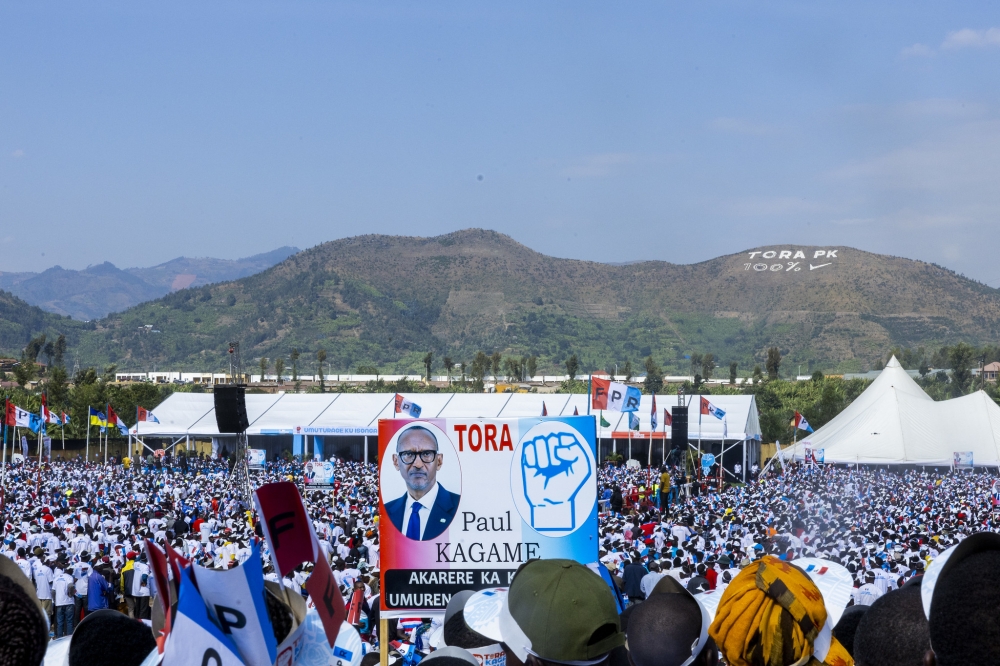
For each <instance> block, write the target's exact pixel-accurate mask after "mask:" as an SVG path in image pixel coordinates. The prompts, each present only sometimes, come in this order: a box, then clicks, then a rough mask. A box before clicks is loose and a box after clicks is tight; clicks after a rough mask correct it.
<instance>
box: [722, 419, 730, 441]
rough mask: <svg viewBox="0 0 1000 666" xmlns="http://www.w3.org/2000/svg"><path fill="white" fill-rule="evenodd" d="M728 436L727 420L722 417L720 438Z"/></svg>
mask: <svg viewBox="0 0 1000 666" xmlns="http://www.w3.org/2000/svg"><path fill="white" fill-rule="evenodd" d="M727 437H729V421H727V420H726V419H722V439H725V438H727Z"/></svg>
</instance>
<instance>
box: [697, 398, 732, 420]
mask: <svg viewBox="0 0 1000 666" xmlns="http://www.w3.org/2000/svg"><path fill="white" fill-rule="evenodd" d="M701 413H702V414H711V415H712V416H714V417H715V418H717V419H719V420H720V421H721V420H722V418H723V417H724V416H725V415H726V412H725V411H723V410H721V409H719V408H718V407H716V406H715V405H713V404H712V403H710V402H709V401H708V400H707V399H706V398H705V397H704V396H702V398H701Z"/></svg>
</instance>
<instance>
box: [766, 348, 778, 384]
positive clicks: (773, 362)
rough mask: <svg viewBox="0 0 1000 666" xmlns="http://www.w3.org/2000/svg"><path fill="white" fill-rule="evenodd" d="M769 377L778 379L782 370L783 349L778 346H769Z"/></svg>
mask: <svg viewBox="0 0 1000 666" xmlns="http://www.w3.org/2000/svg"><path fill="white" fill-rule="evenodd" d="M766 365H767V378H768V379H777V378H778V373H779V372H780V370H781V350H780V349H778V348H777V347H769V348H768V350H767V364H766Z"/></svg>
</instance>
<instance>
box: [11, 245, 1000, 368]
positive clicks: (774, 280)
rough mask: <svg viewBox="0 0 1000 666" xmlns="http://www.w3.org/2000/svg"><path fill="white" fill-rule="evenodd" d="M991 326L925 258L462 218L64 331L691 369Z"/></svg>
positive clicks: (962, 285) (223, 358)
mask: <svg viewBox="0 0 1000 666" xmlns="http://www.w3.org/2000/svg"><path fill="white" fill-rule="evenodd" d="M166 273H167V274H169V272H166ZM143 281H144V282H145V281H146V280H145V279H144V280H143ZM164 283H165V279H164V280H163V281H161V282H160V284H161V285H163V284H164ZM161 288H162V287H161ZM0 306H2V303H0ZM28 319H30V317H27V315H25V321H26V322H27V320H28ZM43 324H44V325H45V326H49V327H50V330H53V329H52V328H51V327H54V326H62V327H64V328H67V327H71V326H72V325H76V322H72V323H70V324H68V323H67V320H66V319H59V320H58V321H55V322H53V321H50V320H46V321H45V322H43V323H41V324H38V325H43ZM27 325H28V324H27V323H26V324H24V326H27ZM998 332H1000V291H998V290H996V289H992V288H990V287H988V286H986V285H983V284H980V283H978V282H975V281H973V280H970V279H968V278H965V277H963V276H961V275H958V274H957V273H955V272H953V271H950V270H948V269H945V268H942V267H940V266H936V265H933V264H929V263H925V262H921V261H914V260H910V259H905V258H900V257H892V256H886V255H878V254H872V253H869V252H864V251H861V250H856V249H853V248H848V247H805V246H792V245H789V246H773V247H761V248H753V249H750V250H747V251H745V252H740V253H736V254H731V255H727V256H721V257H717V258H715V259H711V260H708V261H704V262H700V263H696V264H685V265H681V264H672V263H668V262H664V261H642V262H635V263H628V264H622V265H609V264H602V263H597V262H589V261H579V260H574V259H560V258H555V257H550V256H546V255H543V254H541V253H538V252H535V251H534V250H531V249H530V248H528V247H525V246H524V245H522V244H520V243H518V242H516V241H514V240H513V239H511V238H510V237H508V236H505V235H503V234H500V233H497V232H493V231H487V230H480V229H468V230H464V231H458V232H455V233H451V234H447V235H443V236H438V237H433V238H414V237H400V236H381V235H366V236H357V237H353V238H346V239H342V240H337V241H332V242H328V243H324V244H322V245H318V246H316V247H313V248H311V249H308V250H305V251H302V252H299V253H297V254H294V255H292V256H289V257H288V258H287V259H285V260H284V261H281V262H280V263H278V264H276V265H274V266H272V267H270V268H267V269H265V270H263V271H261V272H259V273H256V274H254V275H250V276H248V277H243V278H240V279H236V280H231V281H226V282H217V283H213V284H207V285H204V286H197V285H193V286H190V287H187V288H184V289H179V290H177V291H174V292H172V293H170V294H167V295H166V296H162V297H159V298H156V299H154V300H150V301H147V302H144V303H141V304H139V305H136V306H133V307H130V308H128V309H126V310H124V311H122V312H118V313H115V314H112V315H109V316H107V317H106V318H103V319H99V320H96V321H92V322H90V323H88V324H86V325H83V326H81V328H80V330H79V331H78V332H77V333H74V334H73V335H72V336H70V346H71V356H72V355H76V356H77V357H78V358H79V359H80V362H81V364H89V363H116V364H117V365H118V366H119V368H122V369H130V370H143V369H151V368H152V366H153V365H154V364H156V366H157V367H160V368H165V367H170V368H177V369H181V368H190V369H202V370H218V369H222V368H225V367H227V364H228V358H227V354H226V346H227V343H228V342H229V341H231V340H239V341H241V344H242V349H243V357H244V359H245V363H246V364H247V365H249V366H251V367H252V366H253V365H254V364H255V363H256V359H259V358H260V357H267V358H269V359H273V358H275V357H283V358H286V359H287V358H288V355H289V353H290V352H291V351H292V349H293V348H294V349H298V350H299V351H300V352H301V354H302V360H301V361H300V362H299V367H300V370H301V371H302V372H312V371H314V370H315V365H316V362H315V355H316V352H317V350H319V349H323V350H325V351H326V353H327V355H328V360H327V367H329V368H331V369H334V370H340V371H349V370H353V369H355V368H356V367H357V366H358V365H366V366H375V367H377V368H378V369H379V370H380V371H382V372H392V371H415V370H417V371H419V370H421V369H422V367H423V363H422V359H423V357H424V355H425V354H426V353H427V352H433V353H434V355H435V361H434V366H435V368H436V369H437V370H436V371H440V370H439V368H440V360H441V359H442V357H444V356H450V357H451V358H452V359H454V360H455V362H456V363H459V362H463V361H464V362H470V361H471V360H472V358H473V356H474V355H475V353H476V352H477V351H479V350H482V351H485V352H487V353H491V352H493V351H499V352H501V353H502V354H505V355H507V354H509V355H517V356H522V355H535V356H538V357H539V369H540V370H545V371H547V372H548V371H556V370H557V369H561V368H562V367H563V366H562V364H563V362H564V361H565V359H566V358H567V357H568V356H569V355H571V354H576V355H577V356H578V358H579V360H580V365H581V369H582V370H583V371H588V370H595V369H609V368H614V366H615V364H619V365H622V364H624V363H625V362H626V361H630V362H631V363H632V364H633V367H635V368H636V369H639V368H640V367H641V364H642V359H644V358H645V357H647V356H650V355H652V356H653V358H654V359H655V360H656V361H657V362H658V363H659V364H660V365H661V366H662V367H663V368H664V369H665V370H666V371H667V372H671V371H674V372H683V373H685V374H686V373H687V372H688V371H689V370H690V361H689V360H687V359H688V358H689V357H690V355H692V354H703V353H708V352H711V353H713V354H714V355H715V357H716V359H717V362H718V363H719V365H720V366H721V365H724V364H728V363H729V362H737V363H738V364H739V366H740V372H741V374H748V373H749V372H750V370H751V369H752V367H753V365H757V364H759V365H763V363H764V360H765V357H766V350H767V348H768V347H771V346H777V347H779V349H780V350H781V352H782V354H783V355H784V356H785V360H784V366H783V367H784V370H785V373H784V374H787V373H788V370H789V369H794V368H796V367H797V366H798V365H799V364H801V369H802V370H803V371H805V370H809V371H812V370H814V369H820V370H824V371H857V370H864V369H867V368H870V367H872V366H874V365H875V364H876V363H877V362H878V361H879V359H884V358H885V355H886V352H888V351H889V350H890V349H891V348H892V347H894V346H897V345H899V346H918V345H923V346H927V347H928V348H933V347H934V346H935V345H941V344H950V343H954V342H957V341H960V340H965V341H967V342H970V343H974V344H983V343H987V342H989V343H992V342H993V341H994V340H996V338H997V335H998ZM4 339H5V338H3V337H2V330H0V343H2V342H3V340H4ZM22 344H23V343H22ZM289 366H290V363H289V362H288V361H286V367H289ZM272 367H273V366H272Z"/></svg>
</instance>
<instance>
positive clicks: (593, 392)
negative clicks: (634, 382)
mask: <svg viewBox="0 0 1000 666" xmlns="http://www.w3.org/2000/svg"><path fill="white" fill-rule="evenodd" d="M641 399H642V392H641V391H640V390H639V389H637V388H635V387H634V386H629V385H627V384H622V383H621V382H613V381H611V380H610V379H600V378H596V377H595V378H592V379H591V388H590V404H591V408H592V409H598V410H602V409H608V410H611V411H613V412H634V411H636V410H638V409H639V401H640V400H641Z"/></svg>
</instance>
